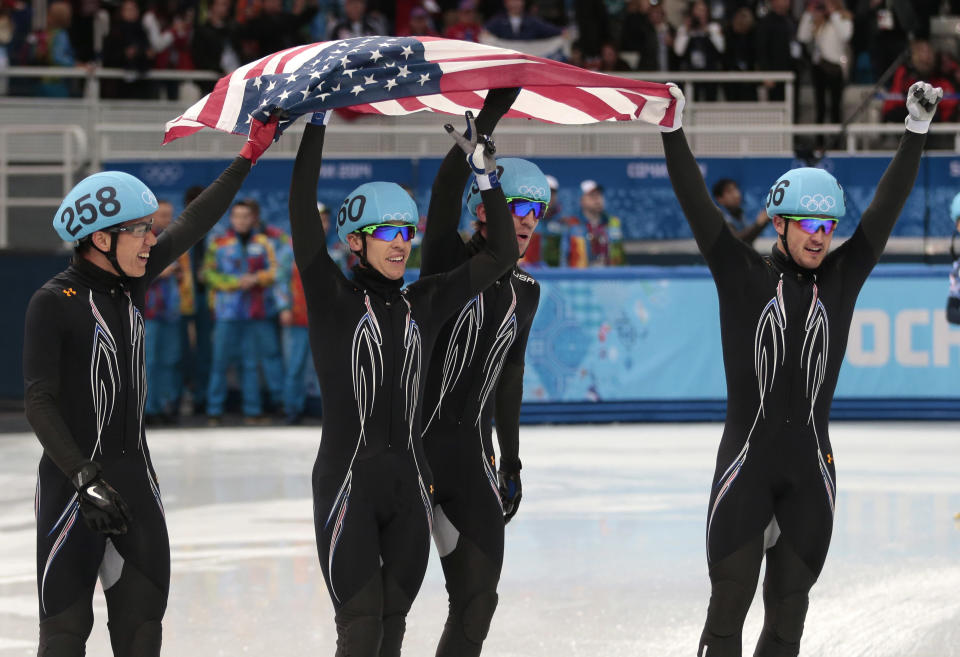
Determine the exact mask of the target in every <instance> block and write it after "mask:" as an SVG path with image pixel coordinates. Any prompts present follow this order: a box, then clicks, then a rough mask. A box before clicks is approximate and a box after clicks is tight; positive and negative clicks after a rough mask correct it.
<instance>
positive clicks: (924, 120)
mask: <svg viewBox="0 0 960 657" xmlns="http://www.w3.org/2000/svg"><path fill="white" fill-rule="evenodd" d="M941 98H943V89H941V88H940V87H934V86H933V85H931V84H929V83H927V82H914V83H913V84H911V85H910V89H908V90H907V119H906V121H905V123H906V126H907V130H909V131H910V132H916V133H917V134H921V135H923V134H926V133H927V130H929V129H930V121H932V120H933V115H934V114H936V113H937V105H938V104H939V103H940V99H941Z"/></svg>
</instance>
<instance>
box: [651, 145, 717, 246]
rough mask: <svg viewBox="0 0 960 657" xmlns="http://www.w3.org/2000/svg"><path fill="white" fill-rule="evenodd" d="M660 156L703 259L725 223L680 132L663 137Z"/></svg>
mask: <svg viewBox="0 0 960 657" xmlns="http://www.w3.org/2000/svg"><path fill="white" fill-rule="evenodd" d="M662 136H663V152H664V155H665V156H666V161H667V172H668V173H669V174H670V183H671V184H672V185H673V192H674V194H676V197H677V200H678V201H679V202H680V207H681V208H682V209H683V214H684V215H685V216H686V218H687V222H688V223H689V224H690V228H691V230H693V236H694V237H695V238H696V240H697V247H698V248H699V249H700V252H701V253H702V254H703V255H704V256H705V257H706V256H707V255H708V254H709V253H710V251H711V250H712V249H713V247H714V245H715V244H716V241H717V238H718V237H720V233H721V231H723V230H724V227H725V226H726V222H725V221H724V220H723V214H722V213H721V212H720V208H718V207H717V206H716V205H715V204H714V202H713V199H712V198H711V197H710V192H709V191H708V190H707V183H706V182H704V180H703V175H702V174H701V173H700V167H699V166H697V161H696V159H695V158H694V157H693V153H692V152H691V151H690V145H689V144H688V143H687V138H686V136H685V135H684V134H683V129H682V128H681V129H680V130H674V131H673V132H665V133H663V135H662Z"/></svg>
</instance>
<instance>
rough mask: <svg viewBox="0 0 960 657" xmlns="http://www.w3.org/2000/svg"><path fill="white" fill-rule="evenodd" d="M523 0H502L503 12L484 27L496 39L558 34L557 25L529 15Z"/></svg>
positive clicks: (516, 39) (529, 38)
mask: <svg viewBox="0 0 960 657" xmlns="http://www.w3.org/2000/svg"><path fill="white" fill-rule="evenodd" d="M524 1H525V0H504V2H503V7H504V10H505V11H504V13H502V14H498V15H496V16H494V17H493V18H491V19H490V20H489V21H487V24H486V25H485V26H484V29H486V30H487V31H488V32H490V34H492V35H493V36H495V37H497V38H498V39H511V40H515V41H533V40H535V39H549V38H550V37H555V36H559V35H560V32H561V30H560V28H559V27H556V26H555V25H550V24H549V23H547V22H545V21H543V20H541V19H539V18H537V17H536V16H530V15H529V14H528V13H527V11H526V9H525V7H524Z"/></svg>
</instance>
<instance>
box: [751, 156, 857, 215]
mask: <svg viewBox="0 0 960 657" xmlns="http://www.w3.org/2000/svg"><path fill="white" fill-rule="evenodd" d="M846 213H847V207H846V205H845V203H844V201H843V188H842V187H840V183H838V182H837V179H836V178H834V177H833V176H832V175H830V174H829V173H827V172H826V171H824V170H823V169H815V168H813V167H800V168H799V169H790V170H789V171H787V172H786V173H785V174H783V175H782V176H780V177H779V178H778V179H777V182H775V183H774V184H773V187H771V188H770V191H769V192H767V215H768V216H770V217H773V216H774V215H781V216H782V215H800V216H804V215H823V216H827V217H834V218H836V219H839V218H840V217H842V216H843V215H845V214H846Z"/></svg>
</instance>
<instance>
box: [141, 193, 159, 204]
mask: <svg viewBox="0 0 960 657" xmlns="http://www.w3.org/2000/svg"><path fill="white" fill-rule="evenodd" d="M140 200H142V201H143V202H144V203H146V204H147V205H149V206H150V207H151V208H156V207H160V204H159V203H158V202H157V197H156V196H154V194H153V192H151V191H150V190H149V189H145V190H143V192H141V194H140Z"/></svg>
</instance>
